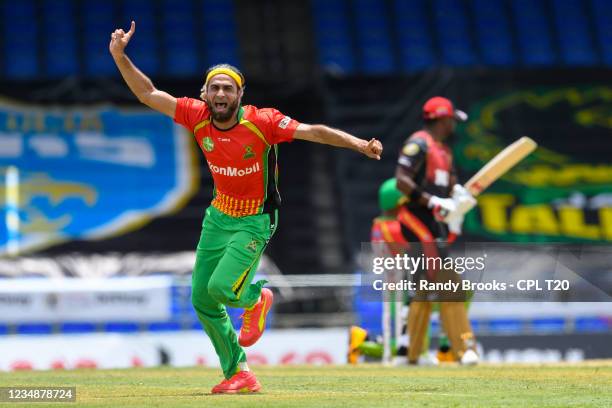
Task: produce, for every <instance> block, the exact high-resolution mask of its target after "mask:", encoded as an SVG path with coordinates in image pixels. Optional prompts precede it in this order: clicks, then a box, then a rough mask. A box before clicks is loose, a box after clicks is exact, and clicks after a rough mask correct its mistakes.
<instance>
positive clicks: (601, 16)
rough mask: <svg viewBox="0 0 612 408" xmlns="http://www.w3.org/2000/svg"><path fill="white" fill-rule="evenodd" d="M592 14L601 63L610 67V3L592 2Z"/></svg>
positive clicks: (611, 14) (611, 32)
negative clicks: (600, 52) (600, 53)
mask: <svg viewBox="0 0 612 408" xmlns="http://www.w3.org/2000/svg"><path fill="white" fill-rule="evenodd" d="M593 14H594V16H595V25H596V31H597V37H598V38H599V46H600V48H601V51H602V59H603V62H604V64H606V65H612V2H611V1H609V0H593Z"/></svg>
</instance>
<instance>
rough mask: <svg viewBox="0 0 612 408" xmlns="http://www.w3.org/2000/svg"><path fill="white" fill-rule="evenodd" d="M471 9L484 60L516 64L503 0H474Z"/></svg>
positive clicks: (497, 63) (493, 63) (498, 63)
mask: <svg viewBox="0 0 612 408" xmlns="http://www.w3.org/2000/svg"><path fill="white" fill-rule="evenodd" d="M471 9H472V10H473V13H474V19H475V23H476V34H477V36H478V37H477V38H478V45H479V47H480V55H481V57H482V61H483V62H484V63H485V64H487V65H494V66H509V65H514V64H515V63H516V58H515V56H514V51H513V49H512V36H511V34H510V24H509V22H508V15H507V13H506V12H505V11H504V3H503V0H472V8H471Z"/></svg>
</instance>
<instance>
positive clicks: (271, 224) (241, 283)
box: [109, 21, 382, 393]
mask: <svg viewBox="0 0 612 408" xmlns="http://www.w3.org/2000/svg"><path fill="white" fill-rule="evenodd" d="M135 29H136V24H135V23H134V22H133V21H132V23H131V27H130V30H129V31H128V32H127V33H126V32H124V31H123V30H122V29H117V30H115V31H114V32H113V33H111V41H110V44H109V50H110V53H111V55H112V57H113V59H114V61H115V63H116V65H117V67H118V69H119V71H120V72H121V75H122V76H123V79H124V80H125V82H126V83H127V85H128V86H129V88H130V90H131V91H132V92H133V93H134V95H136V97H137V98H138V100H139V101H140V102H142V103H143V104H145V105H147V106H149V107H150V108H152V109H154V110H157V111H159V112H161V113H163V114H165V115H168V116H170V117H172V118H173V119H174V121H175V122H176V123H178V124H180V125H183V126H184V127H186V128H187V129H189V130H190V131H191V132H193V133H194V135H195V139H196V141H197V143H198V145H199V146H200V148H201V150H202V152H203V153H204V156H205V158H206V161H207V163H208V166H209V168H210V171H211V173H212V176H213V180H214V184H215V189H214V199H213V201H212V203H211V205H210V207H208V208H207V209H206V215H205V217H204V221H203V223H202V233H201V236H200V240H199V243H198V246H197V252H196V263H195V266H194V271H193V276H192V285H193V287H192V303H193V306H194V308H195V310H196V312H197V315H198V318H199V320H200V322H201V323H202V326H203V327H204V330H205V331H206V333H207V334H208V337H209V338H210V339H211V341H212V343H213V346H214V348H215V351H216V352H217V355H218V356H219V359H220V361H221V367H222V369H223V374H224V376H225V380H223V381H222V382H221V383H220V384H218V385H216V386H215V387H214V388H213V389H212V392H213V393H237V392H257V391H259V390H260V388H261V385H260V383H259V382H258V381H257V378H256V377H255V375H254V374H253V373H252V372H251V371H250V370H249V367H248V365H247V362H246V355H245V352H244V350H243V348H242V347H247V346H251V345H253V344H254V343H255V342H256V341H257V340H258V339H259V338H260V337H261V335H262V334H263V330H264V328H265V319H266V315H267V313H268V311H269V310H270V306H271V304H272V292H271V291H270V290H269V289H266V288H262V287H263V284H264V283H265V281H259V282H256V283H253V284H252V283H251V282H252V280H253V277H254V275H255V271H256V269H257V265H258V263H259V258H260V257H261V254H262V252H263V251H264V249H265V247H266V244H267V243H268V241H269V240H270V238H271V237H272V235H273V233H274V231H275V229H276V226H277V225H276V224H277V221H276V220H277V210H278V207H279V205H280V195H279V191H278V185H277V178H276V175H277V170H278V169H277V153H278V151H277V145H278V144H279V143H282V142H290V141H292V140H293V139H303V140H308V141H312V142H317V143H324V144H329V145H333V146H338V147H344V148H350V149H353V150H356V151H358V152H361V153H363V154H365V155H366V156H368V157H370V158H373V159H378V160H379V159H380V155H381V153H382V145H381V143H380V142H379V141H378V140H376V139H371V140H370V141H369V142H368V141H365V140H362V139H359V138H356V137H354V136H352V135H350V134H348V133H345V132H342V131H340V130H336V129H332V128H329V127H327V126H324V125H307V124H303V123H299V122H297V121H296V120H294V119H291V118H290V117H288V116H285V115H283V114H282V113H280V112H279V111H277V110H276V109H268V108H266V109H258V108H256V107H255V106H249V105H247V106H242V104H241V100H242V96H243V93H244V83H245V80H244V76H243V75H242V74H241V73H240V71H239V70H238V69H236V68H235V67H233V66H230V65H227V64H222V65H217V66H214V67H211V68H210V69H208V71H207V73H206V78H205V83H204V86H203V87H202V89H201V95H200V98H201V99H202V100H197V99H192V98H175V97H173V96H171V95H170V94H168V93H166V92H163V91H160V90H158V89H156V88H155V86H154V85H153V83H152V82H151V80H150V79H149V78H148V77H147V76H146V75H145V74H143V73H142V72H141V71H140V70H138V69H137V68H136V66H135V65H134V64H133V63H132V62H131V61H130V59H129V58H128V57H127V55H126V54H125V47H126V46H127V44H128V42H129V41H130V38H131V37H132V36H133V35H134V32H135ZM226 306H230V307H237V308H244V313H243V315H242V327H241V329H240V336H239V338H237V336H236V333H235V332H234V329H233V327H232V324H231V322H230V319H229V317H228V315H227V313H226V309H225V307H226Z"/></svg>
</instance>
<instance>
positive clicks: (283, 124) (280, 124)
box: [278, 116, 291, 129]
mask: <svg viewBox="0 0 612 408" xmlns="http://www.w3.org/2000/svg"><path fill="white" fill-rule="evenodd" d="M289 122H291V118H290V117H289V116H285V117H284V118H283V120H281V121H280V122H278V127H279V128H281V129H287V126H289Z"/></svg>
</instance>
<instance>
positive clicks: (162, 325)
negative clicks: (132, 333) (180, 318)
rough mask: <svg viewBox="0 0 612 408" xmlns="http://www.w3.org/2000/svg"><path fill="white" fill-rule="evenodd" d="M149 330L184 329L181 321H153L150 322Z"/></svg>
mask: <svg viewBox="0 0 612 408" xmlns="http://www.w3.org/2000/svg"><path fill="white" fill-rule="evenodd" d="M147 328H148V330H149V331H152V332H160V331H179V330H182V327H181V323H180V322H175V321H172V322H153V323H149V325H148V327H147Z"/></svg>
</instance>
